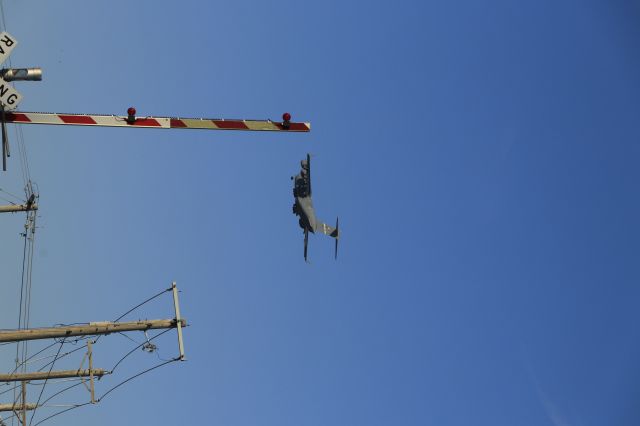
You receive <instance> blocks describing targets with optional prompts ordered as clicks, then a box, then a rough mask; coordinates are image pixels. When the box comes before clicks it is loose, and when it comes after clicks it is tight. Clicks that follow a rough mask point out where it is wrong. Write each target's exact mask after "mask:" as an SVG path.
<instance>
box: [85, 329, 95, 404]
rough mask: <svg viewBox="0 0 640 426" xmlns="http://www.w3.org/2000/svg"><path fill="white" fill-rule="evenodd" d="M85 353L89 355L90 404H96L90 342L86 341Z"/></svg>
mask: <svg viewBox="0 0 640 426" xmlns="http://www.w3.org/2000/svg"><path fill="white" fill-rule="evenodd" d="M87 352H88V353H89V383H90V384H91V403H92V404H95V403H96V392H95V388H94V387H93V351H92V350H91V340H89V341H87Z"/></svg>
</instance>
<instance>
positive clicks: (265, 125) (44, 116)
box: [5, 108, 311, 132]
mask: <svg viewBox="0 0 640 426" xmlns="http://www.w3.org/2000/svg"><path fill="white" fill-rule="evenodd" d="M135 114H136V111H135V109H134V108H129V111H128V115H126V116H124V115H100V114H63V113H50V112H18V111H13V112H6V114H5V121H6V122H7V123H15V124H57V125H71V126H102V127H137V128H155V129H203V130H245V131H271V132H309V131H310V130H311V123H303V122H293V121H290V119H291V115H290V114H288V113H285V114H283V117H282V118H283V120H282V121H272V120H243V119H225V118H177V117H138V116H136V115H135Z"/></svg>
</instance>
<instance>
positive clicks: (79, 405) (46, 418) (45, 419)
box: [33, 402, 91, 426]
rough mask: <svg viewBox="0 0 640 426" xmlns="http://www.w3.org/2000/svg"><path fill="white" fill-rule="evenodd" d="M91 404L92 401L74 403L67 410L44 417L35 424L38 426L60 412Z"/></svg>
mask: <svg viewBox="0 0 640 426" xmlns="http://www.w3.org/2000/svg"><path fill="white" fill-rule="evenodd" d="M89 404H91V403H90V402H85V403H84V404H78V405H74V406H72V407H71V408H67V409H66V410H62V411H59V412H57V413H55V414H52V415H50V416H49V417H45V418H44V419H42V420H40V421H39V422H38V423H36V424H35V425H33V426H38V425H39V424H41V423H44V422H46V421H47V420H49V419H50V418H52V417H55V416H59V415H60V414H63V413H66V412H67V411H71V410H75V409H76V408H80V407H84V406H85V405H89Z"/></svg>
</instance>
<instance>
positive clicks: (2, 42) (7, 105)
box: [0, 31, 22, 110]
mask: <svg viewBox="0 0 640 426" xmlns="http://www.w3.org/2000/svg"><path fill="white" fill-rule="evenodd" d="M17 44H18V40H16V39H15V38H13V36H11V35H10V34H9V33H7V32H6V31H3V32H1V33H0V64H1V63H3V62H4V61H6V60H7V58H8V57H9V55H10V54H11V52H12V51H13V49H14V48H15V47H16V45H17ZM21 100H22V95H21V94H20V93H18V91H17V90H16V89H14V88H13V87H11V86H10V85H9V83H7V82H6V81H4V80H3V79H2V78H0V104H2V106H3V107H4V109H7V110H11V109H14V108H15V107H17V106H18V104H19V103H20V101H21Z"/></svg>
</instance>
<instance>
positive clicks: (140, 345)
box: [111, 328, 172, 373]
mask: <svg viewBox="0 0 640 426" xmlns="http://www.w3.org/2000/svg"><path fill="white" fill-rule="evenodd" d="M171 330H172V329H171V328H167V329H166V330H164V331H162V332H160V333H158V334H156V335H155V336H153V337H152V338H151V339H149V342H150V341H152V340H154V339H156V338H157V337H160V336H162V335H163V334H165V333H167V332H169V331H171ZM146 343H147V342H143V343H141V344H139V345H138V346H136V347H135V348H133V349H131V350H130V351H129V352H127V354H126V355H125V356H123V357H122V358H120V360H119V361H118V362H116V365H114V366H113V368H112V369H111V372H112V373H113V372H114V371H116V368H117V367H118V366H119V365H120V364H121V363H122V361H124V360H125V359H126V358H127V357H129V355H131V354H132V353H134V352H135V351H136V350H137V349H139V348H141V347H142V346H143V345H145V344H146Z"/></svg>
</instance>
